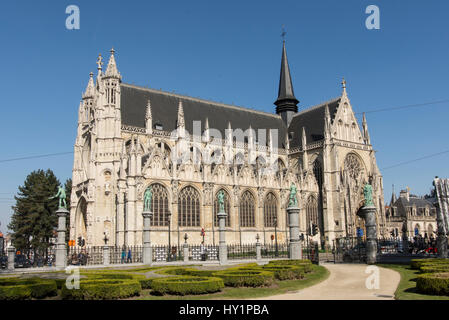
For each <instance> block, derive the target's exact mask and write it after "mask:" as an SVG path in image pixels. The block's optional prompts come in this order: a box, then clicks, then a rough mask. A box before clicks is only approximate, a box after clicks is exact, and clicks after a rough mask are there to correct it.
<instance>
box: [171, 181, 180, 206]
mask: <svg viewBox="0 0 449 320" xmlns="http://www.w3.org/2000/svg"><path fill="white" fill-rule="evenodd" d="M171 186H172V194H173V198H172V202H173V203H178V191H179V181H178V180H172V182H171Z"/></svg>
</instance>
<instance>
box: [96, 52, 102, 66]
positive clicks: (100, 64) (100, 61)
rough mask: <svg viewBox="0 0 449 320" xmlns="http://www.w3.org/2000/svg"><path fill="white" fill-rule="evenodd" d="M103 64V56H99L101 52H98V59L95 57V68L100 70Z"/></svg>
mask: <svg viewBox="0 0 449 320" xmlns="http://www.w3.org/2000/svg"><path fill="white" fill-rule="evenodd" d="M102 65H103V57H102V56H101V53H100V54H98V59H97V66H98V67H97V69H98V70H101V66H102Z"/></svg>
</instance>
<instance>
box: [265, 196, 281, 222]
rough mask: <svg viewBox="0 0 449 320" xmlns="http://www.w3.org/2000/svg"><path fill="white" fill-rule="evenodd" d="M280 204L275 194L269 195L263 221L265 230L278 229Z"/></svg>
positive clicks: (266, 198)
mask: <svg viewBox="0 0 449 320" xmlns="http://www.w3.org/2000/svg"><path fill="white" fill-rule="evenodd" d="M277 207H278V202H277V199H276V197H275V195H274V194H273V193H271V192H270V193H268V194H267V196H266V197H265V201H264V203H263V219H264V226H265V228H274V227H275V226H276V227H277V223H278V221H277V219H278V213H277Z"/></svg>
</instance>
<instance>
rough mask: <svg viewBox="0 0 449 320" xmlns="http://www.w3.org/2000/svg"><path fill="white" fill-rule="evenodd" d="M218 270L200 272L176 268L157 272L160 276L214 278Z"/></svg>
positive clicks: (192, 269)
mask: <svg viewBox="0 0 449 320" xmlns="http://www.w3.org/2000/svg"><path fill="white" fill-rule="evenodd" d="M214 272H216V270H198V269H194V268H184V267H175V268H167V269H163V270H159V271H156V272H155V273H158V274H165V275H175V276H195V277H212V275H213V273H214Z"/></svg>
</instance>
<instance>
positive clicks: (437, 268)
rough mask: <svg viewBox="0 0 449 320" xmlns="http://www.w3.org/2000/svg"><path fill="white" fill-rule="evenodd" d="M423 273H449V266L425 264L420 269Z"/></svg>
mask: <svg viewBox="0 0 449 320" xmlns="http://www.w3.org/2000/svg"><path fill="white" fill-rule="evenodd" d="M419 270H420V271H421V273H442V272H449V265H446V264H423V265H422V267H421V268H419Z"/></svg>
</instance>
